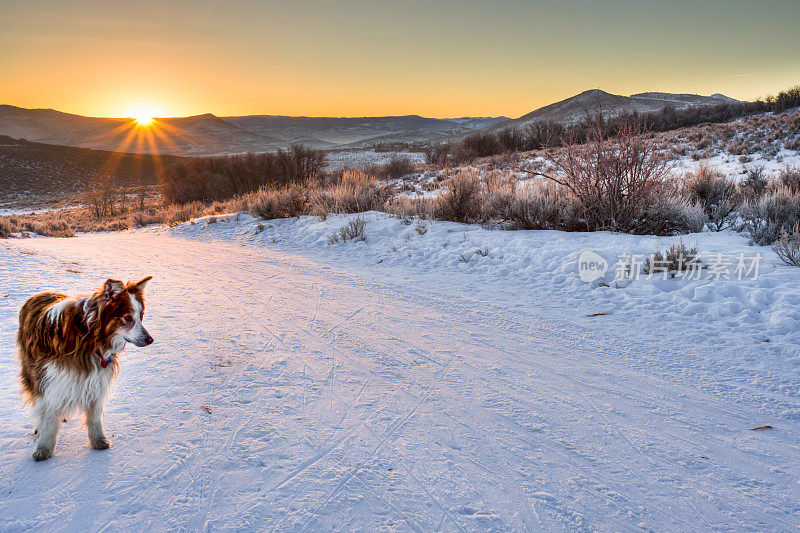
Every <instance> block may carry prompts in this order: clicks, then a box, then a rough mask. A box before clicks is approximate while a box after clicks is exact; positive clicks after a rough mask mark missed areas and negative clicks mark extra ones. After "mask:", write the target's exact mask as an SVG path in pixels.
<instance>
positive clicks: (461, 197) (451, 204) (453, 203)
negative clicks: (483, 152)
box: [434, 170, 483, 222]
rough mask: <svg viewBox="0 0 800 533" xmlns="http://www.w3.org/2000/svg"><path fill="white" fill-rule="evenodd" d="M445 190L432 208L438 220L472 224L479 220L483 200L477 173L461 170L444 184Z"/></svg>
mask: <svg viewBox="0 0 800 533" xmlns="http://www.w3.org/2000/svg"><path fill="white" fill-rule="evenodd" d="M445 186H446V190H445V192H444V193H442V194H441V195H440V196H439V197H438V198H437V201H436V203H435V206H434V214H435V216H436V218H438V219H440V220H450V221H453V222H474V221H476V220H480V219H481V215H482V207H483V200H482V195H481V180H480V177H479V176H478V174H477V172H475V171H470V170H461V171H459V172H458V173H457V174H456V175H455V176H453V177H451V178H450V179H448V180H447V181H446V183H445Z"/></svg>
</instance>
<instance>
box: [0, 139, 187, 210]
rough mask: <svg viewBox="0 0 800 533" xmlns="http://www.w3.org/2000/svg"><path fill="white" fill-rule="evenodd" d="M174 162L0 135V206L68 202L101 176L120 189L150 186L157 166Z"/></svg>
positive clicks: (176, 158)
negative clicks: (38, 201)
mask: <svg viewBox="0 0 800 533" xmlns="http://www.w3.org/2000/svg"><path fill="white" fill-rule="evenodd" d="M178 159H181V158H179V157H176V156H169V155H165V156H161V157H159V158H153V157H152V156H149V155H144V154H130V153H122V152H107V151H103V150H91V149H89V148H74V147H71V146H56V145H50V144H43V143H35V142H30V141H24V140H17V139H13V138H11V137H7V136H0V205H2V204H5V203H9V202H14V201H19V200H24V199H26V198H33V197H36V198H39V199H47V200H50V201H56V200H67V199H70V198H71V197H74V195H75V194H78V193H80V192H82V191H83V190H84V189H85V188H86V186H87V185H89V184H91V183H92V181H93V180H94V179H95V178H96V176H97V175H98V173H101V172H102V173H107V174H109V175H111V177H112V180H113V182H114V184H115V185H118V186H124V187H130V186H138V185H150V184H154V183H155V170H156V165H158V164H161V165H168V164H171V163H173V162H175V161H176V160H178Z"/></svg>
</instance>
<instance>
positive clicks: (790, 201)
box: [739, 188, 800, 246]
mask: <svg viewBox="0 0 800 533" xmlns="http://www.w3.org/2000/svg"><path fill="white" fill-rule="evenodd" d="M739 215H740V216H741V218H742V220H743V221H744V222H743V224H742V226H741V227H740V228H739V229H740V230H741V231H744V232H745V233H746V234H747V235H748V236H749V237H750V242H752V243H755V244H758V245H760V246H766V245H769V244H772V243H774V242H775V241H777V240H778V239H779V238H780V236H781V234H782V233H783V232H785V231H789V230H791V229H792V228H794V227H795V226H796V225H797V224H798V223H800V198H798V197H797V196H795V195H793V194H792V193H791V191H790V190H789V189H787V188H780V189H777V190H774V191H771V192H768V193H766V194H764V195H763V196H761V197H760V198H754V199H750V200H747V201H746V202H745V203H744V204H743V205H742V208H741V210H740V212H739Z"/></svg>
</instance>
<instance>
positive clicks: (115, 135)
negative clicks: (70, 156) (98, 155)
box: [0, 105, 284, 155]
mask: <svg viewBox="0 0 800 533" xmlns="http://www.w3.org/2000/svg"><path fill="white" fill-rule="evenodd" d="M156 123H157V125H158V126H159V127H158V128H157V130H156V129H154V130H152V132H151V131H150V130H141V129H137V128H136V127H135V126H136V123H135V121H133V120H132V119H129V118H99V117H84V116H81V115H72V114H69V113H62V112H60V111H55V110H53V109H25V108H21V107H15V106H9V105H0V135H8V136H10V137H14V138H21V139H27V140H29V141H37V142H42V143H47V144H59V145H65V146H78V147H84V148H94V149H99V150H112V151H113V150H119V151H126V152H136V153H160V154H179V155H211V154H221V153H237V152H246V151H268V150H274V149H276V148H277V147H278V146H280V145H281V144H283V142H284V141H283V140H282V139H280V138H277V137H274V136H270V135H267V134H257V133H253V132H250V131H246V130H243V129H241V128H237V127H236V126H234V125H233V124H230V123H228V122H226V121H224V120H222V119H221V118H219V117H216V116H214V115H212V114H210V113H209V114H205V115H197V116H192V117H182V118H160V119H156Z"/></svg>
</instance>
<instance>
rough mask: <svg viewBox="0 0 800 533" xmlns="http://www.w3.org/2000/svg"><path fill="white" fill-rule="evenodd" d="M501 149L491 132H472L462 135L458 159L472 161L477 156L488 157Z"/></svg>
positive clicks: (501, 146)
mask: <svg viewBox="0 0 800 533" xmlns="http://www.w3.org/2000/svg"><path fill="white" fill-rule="evenodd" d="M502 151H503V145H502V144H500V141H498V140H497V137H496V136H495V135H493V134H491V133H473V134H472V135H468V136H466V137H464V140H462V141H461V146H460V150H459V152H460V159H461V160H463V161H472V160H473V159H477V158H479V157H488V156H490V155H495V154H499V153H500V152H502Z"/></svg>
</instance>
